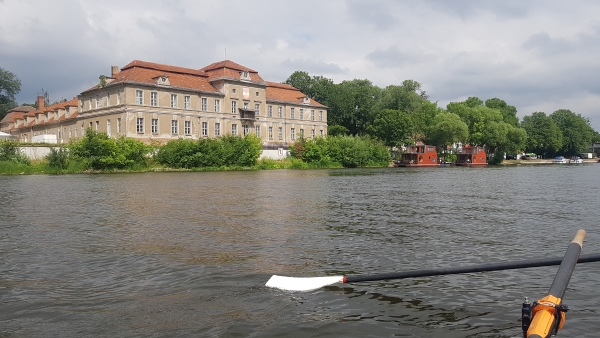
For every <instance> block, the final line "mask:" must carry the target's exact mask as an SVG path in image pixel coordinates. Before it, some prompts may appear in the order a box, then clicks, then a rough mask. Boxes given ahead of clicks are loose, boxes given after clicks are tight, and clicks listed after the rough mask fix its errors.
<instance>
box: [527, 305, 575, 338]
mask: <svg viewBox="0 0 600 338" xmlns="http://www.w3.org/2000/svg"><path fill="white" fill-rule="evenodd" d="M561 301H562V300H561V299H560V298H557V297H555V296H552V295H548V296H546V297H544V298H542V299H540V300H539V301H537V302H535V303H534V307H533V309H532V311H531V312H532V315H533V320H532V321H531V325H530V326H529V330H527V337H528V338H538V337H540V338H545V337H550V336H551V335H553V334H556V333H557V332H558V330H560V329H562V327H563V325H564V323H565V318H566V315H565V312H566V311H567V310H568V307H566V306H561V304H560V303H561Z"/></svg>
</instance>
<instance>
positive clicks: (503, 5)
mask: <svg viewBox="0 0 600 338" xmlns="http://www.w3.org/2000/svg"><path fill="white" fill-rule="evenodd" d="M426 3H427V4H428V5H429V6H430V7H431V8H432V9H433V10H436V11H440V12H445V13H451V14H454V15H456V16H458V17H460V18H461V19H463V20H469V19H470V18H472V17H477V16H479V15H480V14H481V13H490V14H492V15H494V16H497V17H499V18H505V19H516V18H523V17H525V16H527V15H528V14H529V12H530V11H531V7H533V5H531V4H530V3H529V2H524V1H518V0H505V1H495V0H479V1H471V0H452V1H448V0H427V1H426Z"/></svg>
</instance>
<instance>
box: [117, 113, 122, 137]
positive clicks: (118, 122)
mask: <svg viewBox="0 0 600 338" xmlns="http://www.w3.org/2000/svg"><path fill="white" fill-rule="evenodd" d="M120 132H121V118H120V117H119V118H117V133H120Z"/></svg>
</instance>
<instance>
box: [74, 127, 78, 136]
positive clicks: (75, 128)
mask: <svg viewBox="0 0 600 338" xmlns="http://www.w3.org/2000/svg"><path fill="white" fill-rule="evenodd" d="M73 130H74V131H75V137H77V136H78V135H77V126H75V127H73Z"/></svg>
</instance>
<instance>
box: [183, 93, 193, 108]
mask: <svg viewBox="0 0 600 338" xmlns="http://www.w3.org/2000/svg"><path fill="white" fill-rule="evenodd" d="M190 106H191V104H190V96H189V95H185V96H184V97H183V108H184V109H190Z"/></svg>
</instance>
